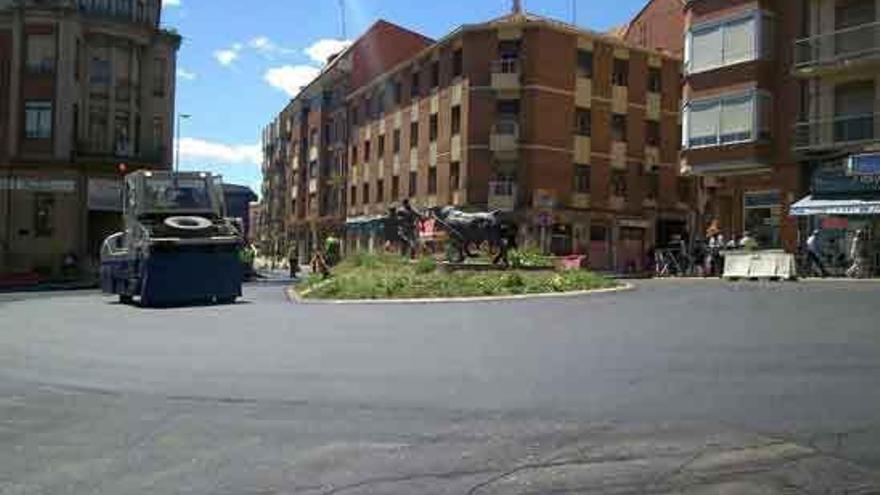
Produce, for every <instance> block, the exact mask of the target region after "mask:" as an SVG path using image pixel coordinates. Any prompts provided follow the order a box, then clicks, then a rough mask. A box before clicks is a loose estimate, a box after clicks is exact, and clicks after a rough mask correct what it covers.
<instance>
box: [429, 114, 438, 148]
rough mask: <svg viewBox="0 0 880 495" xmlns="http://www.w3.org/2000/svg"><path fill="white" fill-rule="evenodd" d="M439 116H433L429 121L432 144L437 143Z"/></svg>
mask: <svg viewBox="0 0 880 495" xmlns="http://www.w3.org/2000/svg"><path fill="white" fill-rule="evenodd" d="M437 120H438V119H437V114H436V113H435V114H433V115H431V117H430V118H429V119H428V138H429V139H430V140H431V142H432V143H433V142H436V141H437V133H438V125H437Z"/></svg>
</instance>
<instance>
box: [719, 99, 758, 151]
mask: <svg viewBox="0 0 880 495" xmlns="http://www.w3.org/2000/svg"><path fill="white" fill-rule="evenodd" d="M754 114H755V98H754V95H746V96H739V97H736V98H730V99H726V100H724V103H723V109H722V111H721V142H722V143H732V142H737V141H746V140H749V139H751V138H752V127H753V125H754Z"/></svg>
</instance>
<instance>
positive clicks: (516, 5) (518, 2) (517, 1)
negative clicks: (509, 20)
mask: <svg viewBox="0 0 880 495" xmlns="http://www.w3.org/2000/svg"><path fill="white" fill-rule="evenodd" d="M513 13H514V14H522V0H513Z"/></svg>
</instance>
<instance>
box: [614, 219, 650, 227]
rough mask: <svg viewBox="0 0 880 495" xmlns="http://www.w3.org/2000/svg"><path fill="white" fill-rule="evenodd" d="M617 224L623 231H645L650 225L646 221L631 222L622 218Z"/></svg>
mask: <svg viewBox="0 0 880 495" xmlns="http://www.w3.org/2000/svg"><path fill="white" fill-rule="evenodd" d="M618 224H619V225H620V226H621V227H623V228H625V229H647V228H648V227H650V226H651V224H650V223H649V222H648V221H647V220H633V219H628V218H623V219H621V220H620V222H618Z"/></svg>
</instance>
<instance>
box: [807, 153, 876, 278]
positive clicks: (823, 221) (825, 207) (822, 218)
mask: <svg viewBox="0 0 880 495" xmlns="http://www.w3.org/2000/svg"><path fill="white" fill-rule="evenodd" d="M862 156H868V155H862ZM873 156H876V157H877V159H876V160H877V161H876V162H873V163H878V164H880V155H873ZM869 163H871V162H869ZM852 164H853V162H852V160H851V159H847V160H843V161H841V162H837V163H830V164H824V165H820V166H818V167H817V168H816V170H815V171H814V172H813V176H812V194H810V195H809V196H807V197H805V198H803V199H801V200H800V201H798V202H797V203H795V204H794V205H792V207H791V214H792V216H795V217H798V218H800V219H801V220H800V227H801V239H802V240H805V239H806V238H807V237H808V236H809V235H810V233H811V232H814V231H816V230H818V231H819V245H820V250H821V253H822V258H823V262H824V263H825V265H826V267H827V268H828V269H829V271H831V272H832V274H836V275H841V274H843V273H844V272H845V271H846V268H847V267H849V266H850V265H851V264H852V259H851V257H850V250H851V247H852V241H853V239H854V237H855V234H856V232H858V231H862V232H864V234H865V236H866V240H867V244H868V252H869V257H870V258H871V261H872V269H873V273H874V274H875V275H876V274H878V272H877V269H878V267H880V166H878V167H876V168H864V169H861V170H859V169H853V167H852Z"/></svg>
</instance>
